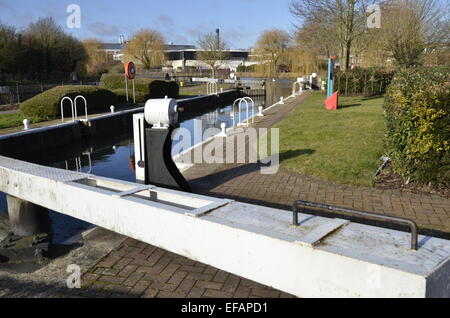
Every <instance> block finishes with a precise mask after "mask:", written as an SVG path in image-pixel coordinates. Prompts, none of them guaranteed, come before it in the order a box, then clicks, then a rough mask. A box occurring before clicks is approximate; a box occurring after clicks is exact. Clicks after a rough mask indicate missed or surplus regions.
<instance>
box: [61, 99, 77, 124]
mask: <svg viewBox="0 0 450 318" xmlns="http://www.w3.org/2000/svg"><path fill="white" fill-rule="evenodd" d="M65 100H69V101H70V105H71V109H72V121H75V110H74V104H73V100H72V99H71V98H70V97H67V96H66V97H64V98H63V99H61V121H62V122H64V101H65Z"/></svg>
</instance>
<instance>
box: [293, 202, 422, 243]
mask: <svg viewBox="0 0 450 318" xmlns="http://www.w3.org/2000/svg"><path fill="white" fill-rule="evenodd" d="M305 207H310V208H318V209H323V210H328V211H331V212H342V213H344V215H348V216H352V217H359V218H361V219H365V220H374V221H383V222H390V223H394V224H397V225H403V226H407V227H409V228H410V230H411V249H412V250H417V248H418V243H417V241H418V231H417V224H416V223H415V222H414V221H412V220H409V219H404V218H399V217H393V216H387V215H384V214H379V213H370V212H364V211H357V210H353V209H347V208H341V207H336V206H332V205H327V204H321V203H314V202H308V201H302V200H298V201H295V202H294V204H293V221H292V223H293V225H294V226H298V225H299V224H298V213H301V212H300V209H303V208H305ZM314 213H315V211H313V210H308V213H307V214H312V215H314ZM317 215H319V213H317ZM352 221H353V220H352ZM356 223H358V222H357V221H356Z"/></svg>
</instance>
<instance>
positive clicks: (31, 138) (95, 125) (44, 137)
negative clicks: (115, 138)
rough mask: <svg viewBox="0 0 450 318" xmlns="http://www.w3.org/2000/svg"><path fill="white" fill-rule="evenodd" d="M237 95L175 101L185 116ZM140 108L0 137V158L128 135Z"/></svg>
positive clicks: (228, 100) (230, 100)
mask: <svg viewBox="0 0 450 318" xmlns="http://www.w3.org/2000/svg"><path fill="white" fill-rule="evenodd" d="M239 94H240V93H239V91H237V90H230V91H226V92H223V93H219V94H217V95H208V96H200V97H194V98H187V99H183V100H179V101H178V104H179V105H180V106H181V107H183V108H185V111H186V112H187V113H189V112H192V113H195V112H199V111H205V110H207V109H210V108H212V107H216V105H224V106H225V105H226V104H227V103H232V102H233V101H234V99H236V98H237V97H238V96H239ZM143 111H144V108H143V107H138V108H135V109H132V110H126V111H120V112H117V113H114V114H108V115H103V116H99V117H96V118H92V119H89V120H88V121H79V120H78V121H74V122H70V123H64V124H59V125H55V126H49V127H43V128H36V129H30V130H27V131H22V132H18V133H13V134H8V135H3V136H0V155H2V156H7V157H12V158H20V157H22V156H24V155H26V154H29V153H35V152H42V151H46V150H50V149H57V148H59V147H62V146H67V145H71V144H76V143H79V142H80V141H81V140H82V139H89V138H95V137H102V136H105V135H108V134H112V133H116V134H117V133H121V132H124V131H127V130H129V131H131V128H132V125H133V114H136V113H142V112H143Z"/></svg>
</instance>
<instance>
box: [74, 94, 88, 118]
mask: <svg viewBox="0 0 450 318" xmlns="http://www.w3.org/2000/svg"><path fill="white" fill-rule="evenodd" d="M79 98H81V99H82V100H83V101H84V112H85V116H86V121H87V120H88V104H87V100H86V98H84V96H81V95H78V96H77V97H75V99H74V104H75V118H76V119H78V108H77V100H78V99H79Z"/></svg>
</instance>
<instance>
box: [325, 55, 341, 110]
mask: <svg viewBox="0 0 450 318" xmlns="http://www.w3.org/2000/svg"><path fill="white" fill-rule="evenodd" d="M334 60H335V57H334V56H332V57H331V58H330V59H328V85H327V100H326V101H325V107H326V109H327V110H336V109H337V108H338V103H339V92H334Z"/></svg>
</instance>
